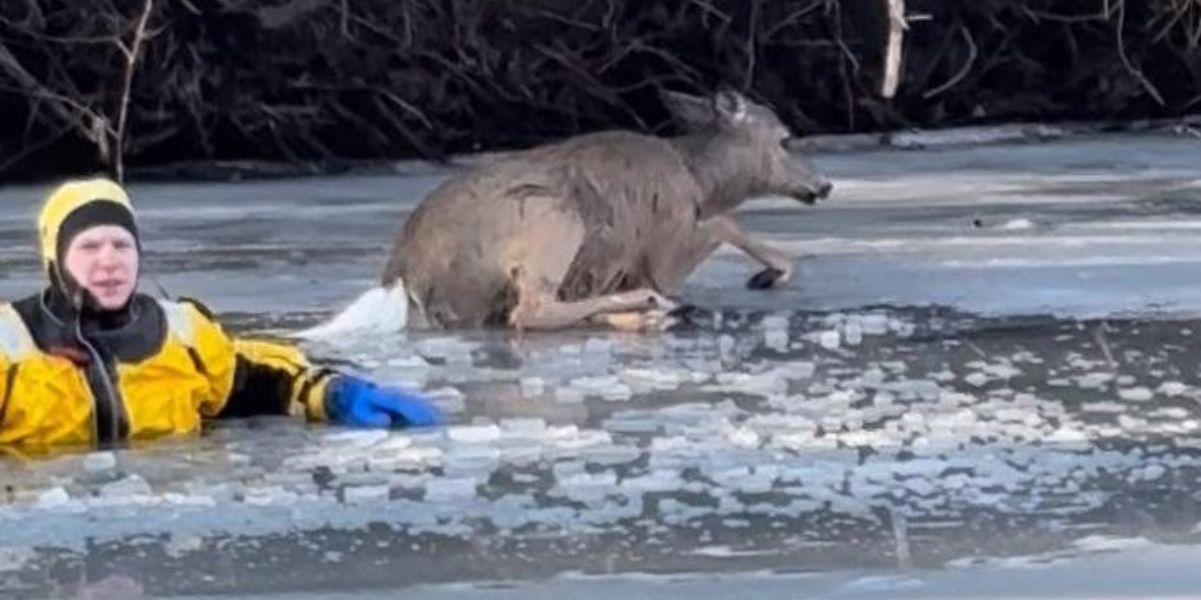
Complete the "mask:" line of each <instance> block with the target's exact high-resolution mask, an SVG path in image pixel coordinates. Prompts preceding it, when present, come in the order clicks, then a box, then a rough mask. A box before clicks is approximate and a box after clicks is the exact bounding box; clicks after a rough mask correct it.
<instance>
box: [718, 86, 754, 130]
mask: <svg viewBox="0 0 1201 600" xmlns="http://www.w3.org/2000/svg"><path fill="white" fill-rule="evenodd" d="M748 104H749V102H748V101H747V99H746V96H743V95H742V94H740V93H738V92H736V91H734V90H731V89H723V90H720V91H718V92H717V94H715V95H714V96H713V110H714V111H716V113H717V114H718V115H720V116H721V118H722V119H724V120H726V121H730V122H733V123H738V122H741V121H745V120H746V118H747V116H748V114H749V112H748V109H747V105H748Z"/></svg>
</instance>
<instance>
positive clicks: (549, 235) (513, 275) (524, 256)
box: [504, 201, 675, 330]
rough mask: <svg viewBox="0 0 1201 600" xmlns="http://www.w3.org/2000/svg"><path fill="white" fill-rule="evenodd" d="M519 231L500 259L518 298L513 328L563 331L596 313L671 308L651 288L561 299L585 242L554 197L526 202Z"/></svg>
mask: <svg viewBox="0 0 1201 600" xmlns="http://www.w3.org/2000/svg"><path fill="white" fill-rule="evenodd" d="M518 232H519V235H516V236H514V237H513V238H512V239H511V240H509V241H508V243H507V244H506V248H505V257H504V264H506V265H508V267H507V273H508V276H509V281H510V287H511V289H512V291H513V292H514V295H515V297H516V298H515V302H514V304H513V307H512V309H510V310H509V313H508V318H507V321H508V324H509V326H510V327H512V328H514V329H518V330H524V329H561V328H564V327H570V326H573V325H578V324H582V323H584V322H586V321H587V320H588V319H589V318H591V317H593V316H595V315H599V314H606V313H612V312H626V311H647V310H654V309H665V310H670V309H671V308H674V306H675V304H674V303H672V302H671V301H670V300H668V299H667V298H664V297H663V296H662V295H661V294H659V293H658V292H656V291H654V290H651V289H636V290H631V291H627V292H621V293H616V294H610V295H604V296H596V297H588V298H583V299H580V300H576V301H570V302H565V301H563V300H561V299H559V295H558V294H559V289H560V287H561V286H562V285H563V281H564V279H565V278H566V276H567V273H568V270H569V269H570V268H571V267H572V264H573V263H574V261H575V260H576V257H577V255H578V254H579V252H580V248H581V247H582V246H583V242H584V235H585V228H584V225H583V223H581V222H580V220H579V218H578V217H577V216H576V215H575V214H574V213H573V212H571V211H569V210H563V209H562V208H560V207H559V206H558V205H557V204H556V203H554V202H553V201H552V202H544V203H541V202H530V201H527V202H526V204H525V205H524V211H523V218H522V222H521V226H520V228H519V230H518Z"/></svg>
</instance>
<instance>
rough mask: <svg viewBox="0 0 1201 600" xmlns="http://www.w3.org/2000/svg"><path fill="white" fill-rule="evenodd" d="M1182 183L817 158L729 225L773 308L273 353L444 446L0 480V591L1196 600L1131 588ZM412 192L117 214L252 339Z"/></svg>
mask: <svg viewBox="0 0 1201 600" xmlns="http://www.w3.org/2000/svg"><path fill="white" fill-rule="evenodd" d="M1197 149H1198V148H1197V142H1196V141H1194V140H1186V139H1183V138H1173V137H1163V136H1130V135H1126V136H1118V137H1099V138H1090V139H1079V140H1073V141H1063V142H1056V143H1051V144H1044V145H1010V146H996V147H988V148H973V149H959V150H956V151H954V152H905V151H888V152H870V153H858V154H851V155H837V156H835V155H831V156H821V157H817V159H816V160H815V162H816V163H817V165H818V166H819V168H822V169H824V170H825V171H826V172H828V173H829V174H830V176H831V178H832V179H833V180H834V182H835V185H836V188H835V193H834V196H833V197H832V199H831V200H830V201H829V202H828V203H826V204H824V205H819V206H817V207H813V208H808V207H802V206H800V205H797V204H794V203H790V202H787V201H784V200H765V201H760V202H757V203H752V204H748V205H747V206H746V207H745V208H744V209H743V210H742V211H741V214H740V215H739V218H740V220H741V221H742V222H744V223H745V224H747V226H748V227H750V228H751V229H752V230H755V231H757V232H760V234H761V235H763V236H765V237H767V238H769V239H772V240H773V241H774V242H775V243H778V244H780V245H781V246H783V247H786V248H789V249H791V250H793V251H795V252H797V253H799V254H803V255H805V258H803V259H802V260H801V261H800V267H799V269H798V272H797V275H796V278H795V280H794V282H793V285H792V287H790V288H787V289H781V290H774V291H769V292H755V291H750V290H746V289H745V288H744V287H743V286H742V284H743V283H744V281H745V280H746V278H748V277H749V276H750V275H751V274H753V273H754V272H755V271H756V270H757V269H756V268H755V267H754V266H753V265H751V264H750V263H749V261H748V260H747V259H745V258H744V257H741V256H738V255H735V254H733V253H732V252H728V251H723V252H722V253H720V254H719V255H717V256H715V257H714V258H713V259H712V260H710V261H709V262H707V263H706V264H705V265H703V266H702V268H701V269H700V270H699V271H698V272H697V273H696V274H695V275H694V277H693V278H692V279H690V280H689V282H688V285H687V287H686V289H685V290H683V291H682V292H681V296H683V297H686V298H687V299H688V300H690V301H692V302H694V303H697V304H699V305H700V306H701V307H702V310H701V311H700V315H699V316H698V318H697V322H696V323H695V324H693V325H692V326H691V327H685V328H682V329H680V330H677V331H673V332H669V333H665V334H657V335H632V334H617V333H612V332H605V331H599V330H589V331H572V332H560V333H547V334H526V335H521V336H517V335H512V334H508V333H505V332H479V331H477V332H463V333H453V334H449V333H443V332H403V333H386V332H383V331H377V332H374V333H372V332H370V331H366V332H361V333H359V334H357V335H340V336H335V337H334V338H333V339H330V340H325V341H316V342H311V343H307V344H306V349H307V350H308V351H309V352H310V353H312V354H313V355H314V356H318V357H321V358H324V359H331V360H337V361H339V362H341V363H342V364H347V365H352V366H353V368H355V369H357V370H360V371H362V372H364V373H367V374H369V375H371V376H372V377H374V378H376V379H379V380H381V381H385V382H388V383H392V384H397V385H405V386H410V387H415V388H421V389H424V390H426V391H427V392H429V393H430V394H432V395H433V396H434V398H435V399H436V401H437V402H438V403H439V404H440V405H441V406H443V408H444V409H446V410H447V411H448V413H449V414H450V415H451V418H452V424H451V426H450V427H449V428H446V429H444V430H434V431H417V430H414V431H396V432H382V431H349V430H343V429H341V428H336V427H327V426H322V425H305V424H300V423H296V422H294V421H290V420H287V419H282V418H266V419H255V420H246V421H239V422H230V423H225V424H220V425H218V426H215V427H213V428H211V429H210V430H209V431H207V432H206V434H205V435H203V436H199V437H195V438H185V439H174V440H167V441H164V442H162V443H159V444H155V445H151V446H148V447H143V448H137V449H129V450H122V451H119V452H116V453H114V454H103V455H101V454H96V455H82V454H68V455H64V456H58V457H50V458H46V457H43V458H39V459H30V460H22V459H20V458H16V457H13V458H10V459H8V460H7V461H6V462H5V463H3V467H0V468H3V469H4V471H3V477H4V479H3V486H2V487H0V499H3V500H2V501H0V590H6V589H7V590H9V592H10V593H11V594H14V595H15V596H16V597H45V596H46V595H47V594H52V593H62V594H72V593H75V590H76V588H78V587H79V586H80V584H84V585H89V584H95V583H96V582H100V581H102V580H104V578H105V577H110V576H113V577H117V578H118V579H117V580H110V582H111V581H118V580H121V579H120V578H121V577H127V578H128V579H129V581H130V582H132V584H136V586H137V587H138V588H139V589H142V590H143V591H144V593H145V594H146V595H147V596H148V597H161V596H172V595H173V596H182V595H187V594H192V595H200V594H231V595H232V596H233V597H252V596H254V595H256V594H276V595H278V594H281V593H284V594H296V596H295V597H299V598H310V597H311V598H337V597H343V596H339V595H337V594H349V595H347V596H345V597H347V598H371V597H383V596H386V595H388V594H390V593H393V594H394V593H396V590H398V589H401V588H404V589H406V590H408V593H411V594H418V595H421V596H423V597H482V598H487V597H490V596H496V597H504V596H505V594H511V595H516V594H522V595H523V596H533V597H537V596H538V595H539V594H542V595H546V596H550V595H552V594H553V595H571V596H574V597H593V596H599V595H610V594H616V593H629V594H638V595H643V594H651V595H658V596H660V597H677V596H683V595H685V594H687V595H690V596H696V595H701V596H702V597H724V596H725V595H733V594H734V593H736V592H741V591H745V589H746V586H748V585H752V586H754V589H755V590H756V592H758V593H759V594H760V595H761V596H760V597H783V596H785V595H787V594H788V593H790V592H789V590H798V591H805V592H806V593H808V594H811V595H813V596H820V597H940V595H942V596H947V597H954V596H955V595H956V593H960V594H961V596H960V597H968V596H971V595H972V594H975V595H976V596H978V597H1070V595H1071V594H1072V593H1078V594H1082V595H1083V594H1087V593H1091V594H1099V593H1105V594H1110V595H1111V596H1112V597H1121V596H1122V595H1123V594H1127V593H1130V594H1139V595H1153V594H1164V595H1171V594H1179V593H1181V591H1182V590H1185V591H1191V590H1194V589H1197V586H1196V585H1195V584H1196V581H1195V577H1194V576H1193V575H1191V570H1188V569H1171V568H1167V567H1164V568H1161V569H1152V570H1151V571H1147V570H1145V569H1144V567H1140V566H1138V565H1172V564H1177V562H1183V561H1184V560H1188V557H1191V556H1194V555H1195V554H1194V553H1195V552H1196V550H1195V546H1194V545H1195V544H1196V543H1197V542H1198V540H1197V537H1198V534H1197V524H1198V521H1199V520H1201V515H1199V514H1198V508H1197V500H1198V498H1199V496H1201V485H1199V484H1198V474H1199V472H1201V471H1199V467H1201V460H1198V452H1197V448H1198V447H1201V436H1199V435H1198V428H1199V427H1201V415H1199V411H1198V401H1199V400H1201V382H1199V381H1198V366H1197V365H1198V364H1199V363H1198V353H1199V351H1198V350H1197V344H1196V343H1195V342H1194V338H1195V336H1196V335H1199V334H1201V317H1198V308H1199V307H1201V293H1199V292H1201V290H1199V289H1198V285H1199V284H1198V283H1197V282H1198V281H1201V277H1198V276H1199V275H1201V252H1199V250H1201V238H1199V237H1198V236H1197V235H1196V232H1197V229H1199V228H1201V219H1199V218H1198V215H1199V214H1201V175H1198V174H1199V173H1201V153H1198V152H1197ZM1115 157H1118V158H1115ZM443 176H444V174H443V173H431V174H427V175H415V176H414V175H410V176H405V177H400V176H397V177H340V178H320V179H306V180H285V181H275V182H262V183H238V184H221V185H216V184H184V183H181V184H171V185H162V184H155V185H149V184H147V185H135V186H133V190H132V191H133V194H134V197H135V202H137V203H138V206H139V208H140V214H141V218H142V228H143V230H144V231H145V232H146V233H145V235H146V244H147V246H148V249H149V256H148V259H147V260H148V268H149V270H150V271H151V272H152V273H154V274H155V275H156V277H157V278H158V279H159V280H160V281H161V282H162V284H163V285H164V286H165V287H166V288H167V289H168V290H169V291H170V292H172V293H176V294H186V295H193V296H198V297H201V298H204V299H205V300H206V301H207V302H208V303H209V304H210V305H211V306H213V307H214V308H215V309H217V310H218V311H220V312H221V313H222V314H223V316H224V318H225V319H226V320H227V322H228V323H229V324H230V326H231V327H233V328H235V329H237V330H244V329H263V328H267V329H272V330H276V331H278V330H281V329H282V330H295V329H296V328H299V327H304V326H309V325H313V324H316V323H319V322H321V321H323V320H325V319H327V318H328V317H330V316H332V315H333V314H334V313H336V312H337V311H338V310H340V309H341V308H343V307H345V306H347V305H348V304H349V303H350V302H351V300H353V299H354V298H355V297H357V296H359V295H360V294H362V293H364V292H366V291H367V290H369V289H371V288H372V287H373V286H374V285H375V281H376V278H377V277H378V274H379V271H380V270H381V269H382V267H383V263H384V262H385V260H386V252H387V251H388V248H389V245H390V241H391V236H392V235H393V234H394V232H395V231H397V230H398V229H399V227H400V226H401V224H402V223H403V219H404V217H405V215H406V214H407V213H408V211H410V210H412V208H413V206H414V204H415V202H416V201H417V200H418V199H419V197H420V195H421V194H422V193H423V192H424V191H426V190H428V189H429V188H430V187H431V186H433V185H435V184H436V183H437V182H438V181H440V178H441V177H443ZM40 192H41V190H39V189H31V188H9V189H5V190H2V191H0V200H3V202H0V263H3V273H4V275H3V277H0V296H4V297H15V296H17V295H19V294H23V293H27V292H29V291H31V290H33V289H35V288H36V286H37V285H38V280H37V274H36V268H37V267H36V259H35V257H34V256H33V252H32V244H31V243H30V241H29V240H30V239H31V238H32V234H31V232H30V228H31V224H30V223H31V220H32V216H31V215H32V211H34V210H35V208H36V201H37V196H38V194H39V193H40ZM1132 540H1133V541H1132ZM1108 552H1117V553H1119V554H1120V555H1121V556H1123V557H1125V558H1124V559H1123V560H1113V561H1110V562H1108V563H1107V562H1106V560H1108V559H1107V558H1106V556H1108V554H1106V553H1108ZM1130 553H1134V554H1130ZM1173 561H1177V562H1173ZM1044 564H1054V565H1057V566H1056V568H1054V569H1049V570H1043V569H1039V568H1037V567H1038V566H1039V565H1044ZM1072 565H1079V566H1077V567H1073V566H1072ZM1014 569H1022V571H1021V575H1020V577H1019V578H1020V579H1023V580H1024V579H1027V578H1031V577H1033V578H1034V579H1035V580H1037V581H1039V582H1042V585H1041V586H1030V585H1025V586H1024V587H1023V586H1019V585H1018V584H1017V583H1016V579H1019V578H1014V577H1012V576H1009V575H1006V573H1008V572H1010V571H1012V570H1014ZM1031 569H1032V570H1033V571H1034V573H1033V574H1031V573H1028V572H1027V571H1029V570H1031ZM1123 569H1125V571H1123ZM1136 572H1138V573H1143V575H1142V576H1141V577H1135V573H1136ZM962 573H972V575H966V576H965V575H962ZM1086 573H1106V574H1108V573H1113V574H1114V575H1113V579H1114V580H1115V581H1116V582H1124V583H1121V584H1120V585H1119V584H1118V583H1113V584H1112V585H1109V584H1102V583H1100V582H1101V581H1102V580H1104V578H1102V579H1096V578H1095V576H1093V575H1088V576H1086V575H1085V574H1086ZM1123 573H1124V574H1125V575H1127V577H1122V576H1121V575H1122V574H1123ZM1148 573H1151V575H1148ZM596 577H602V579H596ZM1190 578H1192V579H1190ZM1105 581H1109V580H1105ZM497 582H503V585H502V584H498V583H497ZM414 586H417V587H414ZM973 586H974V587H973ZM1122 586H1126V587H1122ZM131 589H132V588H131ZM54 590H58V591H57V592H55V591H54ZM1056 590H1059V591H1058V592H1057V591H1056ZM1089 590H1091V591H1089ZM1123 590H1127V591H1123ZM969 592H970V594H969ZM121 593H122V594H124V596H129V595H130V594H131V593H132V592H128V591H126V592H121ZM305 594H308V595H305ZM773 594H775V595H773ZM873 594H875V595H873ZM906 594H908V595H910V596H904V595H906ZM1006 594H1010V595H1008V596H1007V595H1006ZM1040 594H1041V596H1039V595H1040ZM1056 594H1060V595H1056ZM1064 594H1066V596H1065V595H1064ZM271 597H276V596H271ZM287 597H291V596H287Z"/></svg>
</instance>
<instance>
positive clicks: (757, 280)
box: [746, 268, 788, 290]
mask: <svg viewBox="0 0 1201 600" xmlns="http://www.w3.org/2000/svg"><path fill="white" fill-rule="evenodd" d="M786 275H787V274H786V273H785V272H784V271H781V270H780V269H772V268H767V269H763V270H762V271H759V272H758V273H755V274H754V275H753V276H752V277H751V278H750V279H748V280H747V282H746V287H747V288H749V289H752V290H767V289H771V288H774V287H779V286H780V285H781V284H783V283H784V282H785V281H787V280H788V278H787V277H786Z"/></svg>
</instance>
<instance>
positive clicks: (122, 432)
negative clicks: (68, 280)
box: [0, 295, 332, 446]
mask: <svg viewBox="0 0 1201 600" xmlns="http://www.w3.org/2000/svg"><path fill="white" fill-rule="evenodd" d="M40 300H41V299H40V297H36V296H35V297H33V298H30V299H26V300H24V301H21V302H18V303H17V304H16V305H15V306H14V305H3V306H0V444H29V445H34V446H40V445H52V444H53V445H60V444H94V443H97V442H100V443H108V442H113V441H118V440H123V439H145V438H152V437H156V436H160V435H164V434H171V433H191V432H195V431H197V430H198V429H199V428H200V424H201V419H202V418H203V417H218V416H246V415H253V414H292V415H301V414H303V415H306V416H307V417H308V418H310V419H312V420H324V418H325V410H324V404H323V402H324V397H325V384H326V383H327V382H328V375H330V374H332V372H331V371H328V370H325V369H317V368H313V367H312V366H310V365H309V364H308V362H307V360H306V359H305V358H304V356H303V355H302V354H301V353H300V352H299V351H298V350H296V349H295V348H292V347H290V346H286V345H281V344H274V343H269V342H264V341H248V340H236V339H231V338H230V337H229V336H228V335H227V334H226V333H225V332H224V331H223V330H222V329H221V327H220V326H219V325H218V324H217V323H215V322H214V321H213V320H212V319H211V318H210V317H209V316H207V315H206V314H205V313H204V312H202V311H201V310H200V309H199V308H198V306H197V305H194V304H192V303H189V302H169V301H162V300H154V299H152V298H149V297H148V296H143V295H138V296H135V298H134V304H135V306H137V308H138V311H139V313H140V314H138V316H137V319H136V320H135V321H134V322H133V323H131V325H129V326H127V327H126V328H125V329H123V330H122V331H119V332H118V335H113V336H109V338H110V339H112V340H115V343H113V342H110V343H108V344H106V345H107V346H109V347H108V348H106V349H105V350H102V351H99V354H100V356H101V357H102V358H101V361H102V362H107V363H108V364H104V365H98V364H96V362H95V361H96V359H95V358H94V357H92V356H89V355H87V354H84V355H79V354H77V353H73V352H70V351H68V350H67V349H68V348H70V346H66V345H64V346H62V347H55V346H54V345H53V344H54V343H55V342H56V341H65V338H60V336H59V335H54V334H55V331H54V330H55V329H57V328H55V327H46V328H45V329H43V331H42V332H41V333H42V335H40V336H37V337H40V338H42V339H41V340H36V339H35V336H34V333H33V332H32V331H31V330H30V328H29V326H28V325H27V324H26V321H25V318H24V317H23V315H22V313H26V314H28V312H31V311H30V309H31V308H32V309H35V310H43V311H44V308H43V306H41V304H42V302H41V301H40ZM20 309H23V310H20ZM42 319H45V320H51V319H53V315H50V314H48V313H45V312H43V315H36V313H35V316H34V317H33V318H32V319H30V320H34V321H35V322H37V323H38V324H39V325H42V326H44V325H45V321H44V320H42ZM151 325H153V326H151ZM121 334H124V335H121ZM56 338H60V339H56ZM38 341H42V342H43V344H45V345H46V346H48V347H39V344H38ZM101 343H102V342H101ZM139 346H141V347H139ZM106 354H107V355H108V356H105V355H106ZM101 369H103V371H101Z"/></svg>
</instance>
